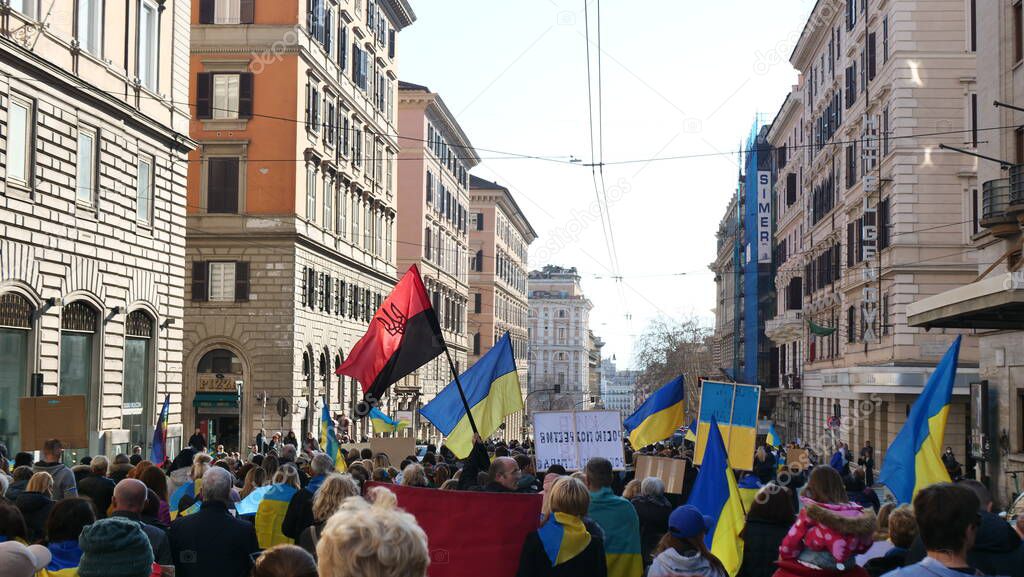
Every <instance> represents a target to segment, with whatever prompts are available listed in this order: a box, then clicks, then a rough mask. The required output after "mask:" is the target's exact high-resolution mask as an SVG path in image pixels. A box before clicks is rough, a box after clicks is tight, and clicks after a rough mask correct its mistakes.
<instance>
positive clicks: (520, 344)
mask: <svg viewBox="0 0 1024 577" xmlns="http://www.w3.org/2000/svg"><path fill="white" fill-rule="evenodd" d="M469 189H470V190H469V194H470V199H469V213H470V214H469V251H470V258H471V263H470V271H469V291H470V295H469V299H470V303H469V325H468V328H469V343H470V344H469V365H470V366H472V365H473V363H475V362H476V361H477V360H479V359H480V357H481V356H483V355H485V354H487V351H489V350H491V347H493V346H494V343H495V342H497V340H498V339H500V338H501V337H502V335H504V334H505V333H506V332H507V333H509V335H510V337H511V341H512V352H513V354H514V355H515V359H516V368H517V369H518V372H519V385H520V387H521V389H522V394H523V398H524V399H525V398H526V395H527V393H528V391H527V388H526V385H527V383H528V382H529V377H528V375H527V369H528V361H527V355H526V351H527V347H528V343H529V327H528V326H527V319H528V318H529V311H530V303H529V300H528V297H527V292H526V290H527V287H526V283H527V275H528V273H527V271H528V270H529V268H528V264H527V259H528V252H527V251H528V249H529V246H530V244H531V243H532V242H533V241H534V240H536V239H537V232H536V231H535V230H534V229H533V226H531V225H530V221H528V220H527V219H526V215H525V214H523V211H522V210H521V209H520V208H519V205H518V203H516V200H515V198H514V197H513V196H512V193H511V192H510V191H509V190H508V189H507V188H506V187H504V186H501V185H499V184H497V183H495V182H491V181H489V180H485V179H483V178H480V177H477V176H470V181H469ZM525 416H526V414H525V411H520V412H518V413H516V414H514V415H509V417H508V418H507V419H505V431H504V434H505V436H506V437H507V438H510V439H522V438H525V435H526V420H525Z"/></svg>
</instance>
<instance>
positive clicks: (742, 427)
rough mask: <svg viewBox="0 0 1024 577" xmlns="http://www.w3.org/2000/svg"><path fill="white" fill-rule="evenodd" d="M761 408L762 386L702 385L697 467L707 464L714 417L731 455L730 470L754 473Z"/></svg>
mask: <svg viewBox="0 0 1024 577" xmlns="http://www.w3.org/2000/svg"><path fill="white" fill-rule="evenodd" d="M760 405H761V387H759V386H758V385H742V384H739V383H721V382H717V381H701V387H700V409H699V411H698V418H697V446H696V450H695V451H694V460H693V462H694V464H696V465H699V464H701V463H702V462H703V460H704V449H705V447H706V446H707V442H708V432H709V431H710V430H711V419H712V417H714V419H715V420H716V421H717V422H718V429H719V431H720V432H721V433H722V441H724V442H725V450H726V452H727V453H728V454H729V466H730V467H732V468H733V469H737V470H740V471H750V470H752V469H753V467H754V450H755V449H756V448H757V411H758V408H759V407H760Z"/></svg>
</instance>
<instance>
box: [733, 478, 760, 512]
mask: <svg viewBox="0 0 1024 577" xmlns="http://www.w3.org/2000/svg"><path fill="white" fill-rule="evenodd" d="M737 486H738V487H739V490H740V500H742V501H743V510H744V511H746V512H748V513H749V512H750V506H751V505H753V504H754V499H755V498H757V492H758V491H760V490H761V481H760V480H759V479H758V478H757V475H747V476H746V477H743V478H742V479H740V482H739V483H738V484H737Z"/></svg>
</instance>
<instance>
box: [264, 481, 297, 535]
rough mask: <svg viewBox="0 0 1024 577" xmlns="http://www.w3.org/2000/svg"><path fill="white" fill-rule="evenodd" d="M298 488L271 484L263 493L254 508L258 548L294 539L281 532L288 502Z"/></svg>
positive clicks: (283, 484) (282, 484)
mask: <svg viewBox="0 0 1024 577" xmlns="http://www.w3.org/2000/svg"><path fill="white" fill-rule="evenodd" d="M298 492H299V490H298V489H296V488H295V487H293V486H291V485H288V484H286V483H278V484H276V485H271V486H270V489H269V490H268V491H267V492H266V493H264V494H263V499H261V500H260V504H259V506H258V507H257V509H256V522H255V526H256V538H257V539H258V540H259V542H260V549H267V548H269V547H273V546H274V545H283V544H292V543H294V542H295V541H293V540H292V539H290V538H289V537H287V536H286V535H285V534H284V533H283V529H282V527H283V526H284V516H285V514H286V513H287V512H288V504H289V503H291V502H292V497H294V496H295V493H298Z"/></svg>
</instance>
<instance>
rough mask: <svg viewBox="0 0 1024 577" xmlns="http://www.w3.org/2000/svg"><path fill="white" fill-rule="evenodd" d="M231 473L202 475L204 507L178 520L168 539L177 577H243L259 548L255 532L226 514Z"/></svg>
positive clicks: (220, 471)
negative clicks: (252, 556)
mask: <svg viewBox="0 0 1024 577" xmlns="http://www.w3.org/2000/svg"><path fill="white" fill-rule="evenodd" d="M233 484H234V482H233V480H232V476H231V473H229V472H227V471H226V470H225V469H222V468H221V467H211V468H210V470H209V471H207V472H206V474H204V475H203V505H202V507H201V508H200V509H199V512H197V513H193V514H191V515H188V516H185V517H179V518H178V519H177V520H175V521H174V523H173V524H172V525H171V530H170V532H169V533H168V537H169V538H170V541H171V556H172V558H173V560H174V567H175V570H176V573H175V575H176V576H177V577H207V576H209V575H215V576H216V577H246V576H248V575H249V571H250V570H251V569H252V559H251V557H250V556H251V555H252V554H253V553H256V552H257V551H259V549H260V544H259V542H258V541H257V539H256V529H255V528H253V526H252V525H251V524H249V523H246V522H245V521H242V520H239V519H235V518H234V517H232V516H231V513H229V512H228V507H229V505H230V503H231V487H232V485H233Z"/></svg>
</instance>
